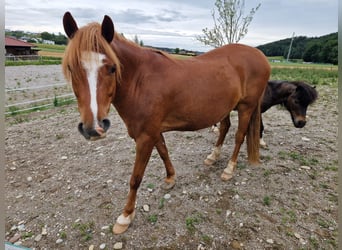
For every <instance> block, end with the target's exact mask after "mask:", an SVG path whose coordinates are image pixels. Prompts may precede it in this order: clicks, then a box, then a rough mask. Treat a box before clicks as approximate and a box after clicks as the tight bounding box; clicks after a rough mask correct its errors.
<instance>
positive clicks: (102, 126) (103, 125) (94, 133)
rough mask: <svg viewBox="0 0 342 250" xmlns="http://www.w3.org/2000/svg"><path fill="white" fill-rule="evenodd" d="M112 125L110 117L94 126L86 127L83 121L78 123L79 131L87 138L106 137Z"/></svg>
mask: <svg viewBox="0 0 342 250" xmlns="http://www.w3.org/2000/svg"><path fill="white" fill-rule="evenodd" d="M109 126H110V121H109V120H108V119H103V120H102V121H101V122H99V123H98V125H97V126H96V127H95V128H93V127H91V128H86V127H85V126H84V124H83V122H80V123H79V124H78V131H79V132H80V133H81V135H83V136H84V138H86V139H87V140H97V139H101V138H105V137H106V132H107V130H108V128H109Z"/></svg>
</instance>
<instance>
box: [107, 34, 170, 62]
mask: <svg viewBox="0 0 342 250" xmlns="http://www.w3.org/2000/svg"><path fill="white" fill-rule="evenodd" d="M115 41H120V42H123V43H127V44H129V45H130V46H133V47H136V48H139V49H142V50H145V51H148V52H153V53H157V54H159V55H162V56H164V57H165V58H167V59H170V60H172V61H175V59H174V57H172V56H171V55H169V54H168V53H166V52H164V51H161V50H158V49H155V48H150V47H143V46H140V45H139V44H137V43H135V42H133V41H131V40H128V39H127V38H126V37H124V36H123V35H122V34H119V33H118V32H115V34H114V42H115Z"/></svg>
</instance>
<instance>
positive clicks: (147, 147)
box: [113, 135, 156, 234]
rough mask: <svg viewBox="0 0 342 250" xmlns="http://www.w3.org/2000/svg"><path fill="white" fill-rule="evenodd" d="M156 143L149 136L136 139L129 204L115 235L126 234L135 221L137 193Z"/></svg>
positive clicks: (120, 219)
mask: <svg viewBox="0 0 342 250" xmlns="http://www.w3.org/2000/svg"><path fill="white" fill-rule="evenodd" d="M155 143H156V141H155V140H153V139H152V138H151V137H150V136H147V135H144V136H140V137H139V138H138V139H136V157H135V163H134V168H133V173H132V175H131V179H130V183H129V184H130V189H129V193H128V197H127V202H126V206H125V208H124V211H123V213H122V214H121V215H120V216H119V217H118V219H117V220H116V223H115V225H114V227H113V233H114V234H121V233H123V232H125V231H126V230H127V228H128V227H129V225H130V223H131V222H132V220H133V219H134V215H135V211H134V209H135V201H136V196H137V191H138V188H139V186H140V183H141V181H142V179H143V176H144V172H145V169H146V166H147V163H148V160H149V159H150V156H151V153H152V149H153V147H154V146H155Z"/></svg>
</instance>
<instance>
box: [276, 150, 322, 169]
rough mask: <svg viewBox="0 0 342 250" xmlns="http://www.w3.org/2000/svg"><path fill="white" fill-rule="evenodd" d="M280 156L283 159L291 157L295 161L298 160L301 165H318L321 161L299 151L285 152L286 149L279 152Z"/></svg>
mask: <svg viewBox="0 0 342 250" xmlns="http://www.w3.org/2000/svg"><path fill="white" fill-rule="evenodd" d="M278 157H279V158H280V159H282V160H286V159H291V160H293V161H296V162H298V163H299V164H300V165H305V166H312V165H317V164H318V163H319V161H318V160H317V159H316V158H308V157H306V156H305V155H302V154H301V153H299V152H294V151H291V152H284V151H279V152H278Z"/></svg>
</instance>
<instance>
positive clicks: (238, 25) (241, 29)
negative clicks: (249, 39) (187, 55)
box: [196, 0, 261, 48]
mask: <svg viewBox="0 0 342 250" xmlns="http://www.w3.org/2000/svg"><path fill="white" fill-rule="evenodd" d="M215 6H216V9H217V13H216V11H215V10H213V11H212V14H211V15H212V17H213V20H214V28H212V29H208V28H204V29H202V31H203V33H204V35H200V36H197V37H196V39H197V40H198V41H200V42H202V43H204V44H205V45H210V46H213V47H215V48H217V47H220V46H223V45H225V44H230V43H237V42H239V41H240V40H241V39H242V38H243V37H244V36H245V35H246V34H247V32H248V26H249V25H250V23H251V22H252V20H253V16H254V14H255V12H256V11H257V10H258V9H259V7H260V6H261V4H260V3H259V4H258V5H257V6H256V7H255V8H252V9H251V10H250V12H249V14H248V15H247V16H244V9H245V0H216V2H215ZM217 14H218V16H217Z"/></svg>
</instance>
